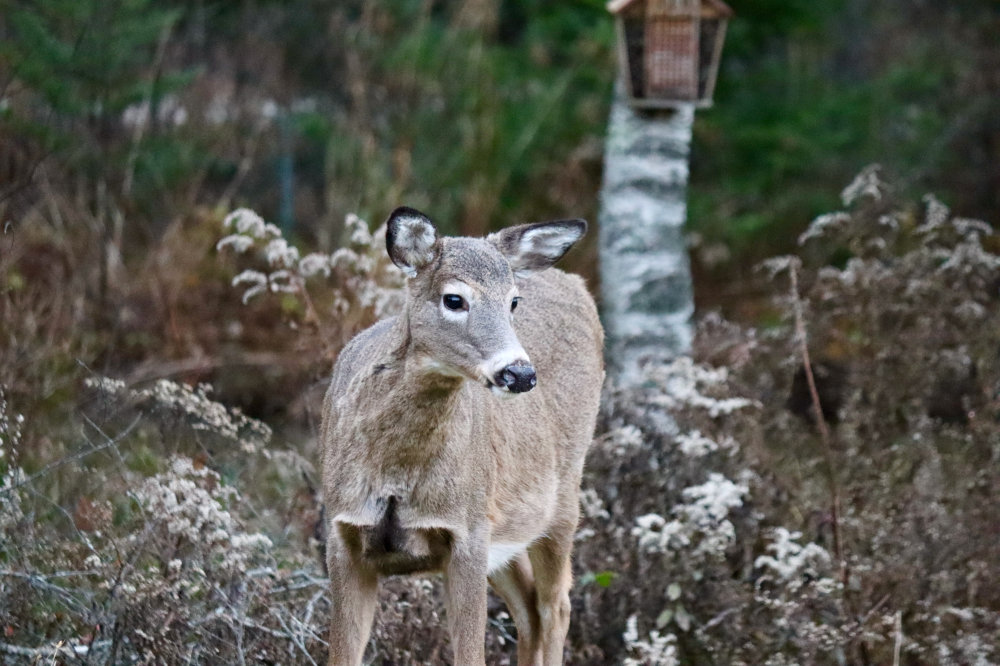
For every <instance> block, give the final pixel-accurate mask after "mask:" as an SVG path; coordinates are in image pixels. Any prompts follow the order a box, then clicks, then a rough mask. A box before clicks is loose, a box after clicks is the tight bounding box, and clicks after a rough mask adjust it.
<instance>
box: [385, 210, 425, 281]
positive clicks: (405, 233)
mask: <svg viewBox="0 0 1000 666" xmlns="http://www.w3.org/2000/svg"><path fill="white" fill-rule="evenodd" d="M385 227H386V229H385V249H386V250H388V252H389V258H390V259H392V263H394V264H396V265H397V266H399V267H400V268H401V269H402V271H403V272H404V273H405V274H406V276H407V277H414V276H415V275H416V274H417V271H418V270H420V269H421V268H423V267H424V266H426V265H428V264H429V263H431V262H432V261H434V255H435V254H436V243H437V231H436V230H435V229H434V225H433V224H431V221H430V219H429V218H428V217H427V216H426V215H424V214H423V213H421V212H420V211H419V210H415V209H413V208H408V207H406V206H400V207H399V208H397V209H396V210H394V211H392V213H390V214H389V219H388V220H386V221H385Z"/></svg>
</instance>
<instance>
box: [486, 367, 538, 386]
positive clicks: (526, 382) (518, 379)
mask: <svg viewBox="0 0 1000 666" xmlns="http://www.w3.org/2000/svg"><path fill="white" fill-rule="evenodd" d="M493 382H494V383H495V384H496V385H497V386H506V387H507V389H508V390H509V391H510V392H511V393H524V392H525V391H530V390H531V389H533V388H535V384H537V383H538V378H537V377H535V369H534V368H533V367H531V366H530V365H528V364H526V363H515V364H513V365H508V366H507V367H506V368H504V369H503V370H501V371H500V372H498V373H497V374H496V375H495V376H494V377H493Z"/></svg>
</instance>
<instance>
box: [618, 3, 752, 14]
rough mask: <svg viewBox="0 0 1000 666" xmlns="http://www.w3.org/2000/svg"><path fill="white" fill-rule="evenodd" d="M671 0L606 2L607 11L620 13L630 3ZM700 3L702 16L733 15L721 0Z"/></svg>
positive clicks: (630, 4) (730, 9) (629, 5)
mask: <svg viewBox="0 0 1000 666" xmlns="http://www.w3.org/2000/svg"><path fill="white" fill-rule="evenodd" d="M671 1H672V0H611V1H610V2H608V4H607V8H608V11H609V12H611V13H612V14H620V13H621V12H623V11H625V10H626V9H628V8H629V7H631V6H632V5H635V4H637V3H646V2H661V3H663V4H668V3H670V2H671ZM698 2H699V4H700V5H701V14H702V16H706V15H707V16H710V17H721V18H730V17H731V16H732V15H733V10H732V8H731V7H730V6H729V5H727V4H726V3H724V2H723V1H722V0H698Z"/></svg>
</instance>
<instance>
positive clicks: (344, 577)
mask: <svg viewBox="0 0 1000 666" xmlns="http://www.w3.org/2000/svg"><path fill="white" fill-rule="evenodd" d="M338 528H339V529H338ZM355 532H356V531H353V528H351V527H349V526H345V525H338V526H334V527H333V529H331V530H330V536H329V537H328V538H327V544H326V566H327V570H328V571H329V572H330V601H331V609H330V657H329V660H328V662H327V663H328V665H329V666H358V665H359V664H361V659H362V658H363V657H364V654H365V646H366V645H367V644H368V635H369V634H370V633H371V627H372V620H373V619H374V617H375V602H376V600H377V592H378V576H377V575H376V573H375V572H374V571H373V570H372V569H371V568H370V567H368V566H365V565H364V563H363V562H362V561H361V560H360V557H359V556H358V552H359V549H358V548H355V547H352V546H357V545H358V544H357V543H356V542H357V539H356V538H352V537H356V533H355Z"/></svg>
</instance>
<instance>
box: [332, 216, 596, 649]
mask: <svg viewBox="0 0 1000 666" xmlns="http://www.w3.org/2000/svg"><path fill="white" fill-rule="evenodd" d="M586 228H587V223H586V222H585V221H584V220H579V219H570V220H554V221H550V222H538V223H529V224H521V225H518V226H513V227H508V228H505V229H503V230H501V231H499V232H496V233H493V234H490V235H488V236H486V237H485V238H469V237H443V236H440V235H439V234H438V232H437V229H436V228H435V226H434V224H433V223H432V222H431V220H430V218H428V217H427V216H426V215H424V214H423V213H421V212H420V211H417V210H415V209H413V208H408V207H399V208H397V209H395V210H394V211H393V212H392V213H391V214H390V215H389V217H388V219H387V220H386V237H385V238H386V250H387V251H388V254H389V258H390V259H391V260H392V262H393V263H394V264H395V265H396V266H398V267H399V268H400V269H401V270H402V271H403V273H404V274H405V276H406V283H405V303H404V305H403V307H402V310H401V312H400V313H399V314H398V315H397V316H394V317H389V318H386V319H383V320H381V321H379V322H377V323H376V324H374V325H373V326H371V327H370V328H368V329H366V330H364V331H362V332H361V333H359V334H358V335H357V336H355V337H354V338H353V339H352V340H351V341H350V342H349V343H348V344H347V345H346V346H345V347H344V349H343V350H342V351H341V353H340V354H339V356H338V358H337V360H336V362H335V364H334V370H333V374H332V377H331V379H330V385H329V388H328V390H327V393H326V396H325V398H324V403H323V414H322V422H321V425H320V433H319V437H320V447H321V456H322V461H321V466H322V477H323V499H324V503H325V507H326V516H327V518H326V520H327V521H328V525H327V527H328V529H327V542H326V565H327V570H328V573H329V577H330V589H331V598H332V608H331V619H330V631H329V638H330V648H329V661H328V663H329V665H330V666H335V665H336V666H340V665H351V666H354V665H356V664H360V663H361V661H362V659H363V657H364V653H365V649H366V647H367V643H368V640H369V635H370V632H371V626H372V622H373V619H374V613H375V608H376V604H377V589H378V583H379V580H380V579H381V578H384V577H387V576H395V575H419V574H427V573H441V574H443V582H444V593H445V594H444V597H445V617H446V619H447V624H448V629H449V632H450V646H451V651H452V656H453V663H455V664H460V665H462V666H476V665H482V664H485V631H486V621H487V590H488V587H492V589H493V590H494V591H495V592H496V593H497V594H498V595H499V596H500V598H501V599H502V600H503V601H504V602H505V603H506V605H507V608H508V610H509V612H510V616H511V617H512V619H513V621H514V625H515V628H516V630H517V637H518V640H517V661H518V664H519V665H520V666H528V665H530V664H537V665H541V666H551V665H554V664H561V663H562V661H563V647H564V643H565V641H566V635H567V631H568V628H569V621H570V597H569V592H570V588H571V585H572V564H571V552H572V546H573V538H574V535H575V533H576V530H577V523H578V519H579V512H580V506H579V492H580V483H581V476H582V473H583V465H584V458H585V456H586V452H587V449H588V448H589V445H590V443H591V441H592V439H593V434H594V427H595V423H596V419H597V413H598V407H599V402H600V395H601V386H602V384H603V380H604V361H603V346H604V333H603V329H602V328H601V324H600V320H599V319H598V314H597V308H596V306H595V304H594V301H593V299H592V298H591V296H590V294H589V292H588V291H587V289H586V285H585V283H584V280H583V279H582V278H581V277H580V276H577V275H573V274H569V273H565V272H563V271H561V270H559V269H556V268H551V266H552V265H553V264H554V263H555V262H556V261H558V260H559V259H560V258H561V257H562V256H563V255H564V254H565V253H566V252H567V251H568V250H569V249H570V247H571V246H572V245H573V244H574V243H576V242H577V241H578V240H579V239H580V238H581V237H582V236H583V235H584V233H585V232H586Z"/></svg>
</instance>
